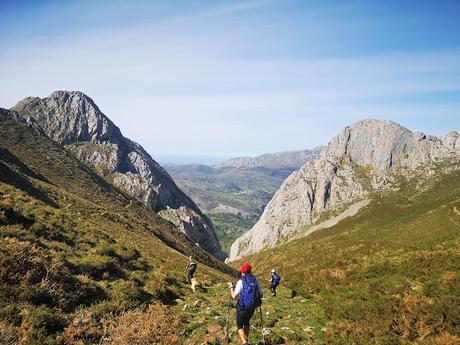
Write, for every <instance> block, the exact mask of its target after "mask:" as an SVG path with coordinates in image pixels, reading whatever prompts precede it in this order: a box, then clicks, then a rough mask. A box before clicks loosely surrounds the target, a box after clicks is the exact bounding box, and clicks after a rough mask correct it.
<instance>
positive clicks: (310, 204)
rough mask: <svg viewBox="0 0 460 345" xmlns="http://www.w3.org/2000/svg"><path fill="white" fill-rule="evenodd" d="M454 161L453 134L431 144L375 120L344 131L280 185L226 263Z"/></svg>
mask: <svg viewBox="0 0 460 345" xmlns="http://www.w3.org/2000/svg"><path fill="white" fill-rule="evenodd" d="M459 157H460V133H459V132H451V133H449V134H446V135H445V136H443V137H441V138H436V137H434V136H430V135H426V134H424V133H420V132H411V131H410V130H408V129H406V128H404V127H402V126H400V125H399V124H397V123H394V122H391V121H378V120H363V121H360V122H358V123H355V124H353V125H350V126H347V127H346V128H345V129H344V130H343V131H342V132H341V133H340V134H339V135H337V136H336V137H334V138H333V139H332V140H331V141H330V142H329V144H328V145H327V146H326V147H325V148H324V149H323V150H322V151H321V154H320V155H319V156H318V157H317V158H316V159H314V160H310V161H309V162H308V163H306V164H305V165H304V166H303V167H302V168H301V169H300V170H298V171H296V172H294V173H293V174H292V175H291V176H289V177H288V178H287V179H286V181H285V182H284V183H283V185H282V186H281V188H280V189H279V190H278V191H277V192H276V194H275V195H274V197H273V199H272V200H271V201H270V203H269V204H268V205H267V207H266V208H265V210H264V212H263V214H262V216H261V218H260V219H259V221H258V222H257V224H256V225H255V226H254V227H253V228H252V229H251V230H250V231H248V232H247V233H245V234H244V235H243V236H241V237H240V238H238V240H237V241H235V243H234V244H233V245H232V248H231V252H230V259H233V260H235V259H238V258H241V257H243V256H246V255H249V254H252V253H255V252H258V251H260V250H262V249H264V248H267V247H273V246H275V245H276V244H279V243H280V241H281V242H282V241H285V240H287V239H289V238H292V237H293V236H294V235H296V234H297V233H298V232H299V229H301V228H302V227H307V226H309V225H311V224H313V223H315V222H318V221H321V220H325V219H327V218H328V215H329V217H330V216H331V215H332V214H333V213H335V212H337V211H339V210H341V209H342V208H344V207H346V206H349V205H350V204H351V203H354V202H356V201H359V200H363V199H364V198H366V197H368V195H369V194H370V193H371V192H373V191H376V190H381V189H383V188H386V187H388V186H391V185H392V182H393V181H395V180H396V181H397V180H398V179H401V178H403V179H404V178H409V177H411V176H413V175H414V174H415V173H423V176H424V177H425V178H430V177H432V176H433V175H434V172H433V171H434V170H433V169H434V168H435V167H437V166H439V165H440V164H441V165H442V164H443V162H449V161H450V160H452V159H458V158H459ZM438 172H439V171H438ZM420 181H422V184H423V181H425V179H423V178H421V179H420Z"/></svg>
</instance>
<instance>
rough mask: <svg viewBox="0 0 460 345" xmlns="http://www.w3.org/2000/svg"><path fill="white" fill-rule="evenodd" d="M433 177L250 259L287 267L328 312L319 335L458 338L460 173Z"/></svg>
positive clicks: (286, 276) (339, 339)
mask: <svg viewBox="0 0 460 345" xmlns="http://www.w3.org/2000/svg"><path fill="white" fill-rule="evenodd" d="M457 168H458V166H457ZM430 184H431V186H430V188H429V189H428V190H427V191H426V192H423V193H415V192H414V190H413V185H412V183H403V185H402V189H401V190H400V191H399V192H386V193H383V194H381V195H378V196H376V197H375V199H374V201H373V202H372V203H371V204H370V205H369V206H368V207H366V208H365V209H364V210H362V211H361V212H360V213H359V214H358V215H356V216H354V217H351V218H349V219H346V220H344V221H342V222H341V223H339V224H337V225H336V226H334V227H332V228H329V229H325V230H321V231H319V232H317V233H315V234H313V235H312V236H310V237H307V238H303V239H299V240H295V241H293V242H291V243H288V244H286V245H282V246H279V247H277V248H275V249H271V250H266V251H264V252H261V253H259V254H256V255H254V256H252V257H249V258H246V260H248V261H250V262H252V263H253V264H254V265H255V267H256V273H259V274H261V273H262V272H269V269H270V268H272V267H277V268H278V269H279V271H280V273H281V275H282V276H283V284H284V285H286V286H289V287H290V288H292V289H294V290H295V291H297V292H298V293H300V294H301V295H303V296H304V297H305V298H307V299H308V301H310V303H312V304H311V305H313V306H315V309H316V310H321V311H322V313H323V314H324V315H325V317H326V319H327V320H328V322H327V323H324V327H325V330H324V332H320V330H319V329H318V328H316V329H315V332H316V333H315V336H314V338H313V340H314V342H315V343H322V342H326V343H330V344H352V343H353V344H401V343H402V344H404V343H417V344H425V343H426V344H457V343H458V342H459V341H460V338H459V336H460V249H459V248H460V171H459V170H457V171H456V172H453V173H450V174H449V175H448V176H444V177H440V178H438V179H437V180H436V181H432V182H430ZM309 308H310V305H309V306H308V307H304V306H303V305H302V304H294V305H293V306H292V309H291V310H292V312H293V313H295V312H306V313H310V311H309ZM315 313H317V312H315ZM319 319H321V318H319ZM302 336H303V339H304V340H302V341H300V340H299V343H301V342H305V343H309V341H311V340H308V337H305V333H300V334H299V337H302ZM456 337H457V338H456ZM299 339H300V338H299Z"/></svg>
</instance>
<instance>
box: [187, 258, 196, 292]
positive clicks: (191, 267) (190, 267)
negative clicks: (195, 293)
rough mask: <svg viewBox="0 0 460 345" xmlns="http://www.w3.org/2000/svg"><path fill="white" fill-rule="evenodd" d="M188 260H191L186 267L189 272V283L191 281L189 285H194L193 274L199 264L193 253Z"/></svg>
mask: <svg viewBox="0 0 460 345" xmlns="http://www.w3.org/2000/svg"><path fill="white" fill-rule="evenodd" d="M188 260H189V261H188V264H187V267H186V268H185V272H186V273H187V283H189V285H192V279H193V274H194V273H195V271H196V266H197V265H196V262H195V261H194V260H193V258H192V256H191V255H190V256H189V257H188Z"/></svg>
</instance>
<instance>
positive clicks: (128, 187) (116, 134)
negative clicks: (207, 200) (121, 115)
mask: <svg viewBox="0 0 460 345" xmlns="http://www.w3.org/2000/svg"><path fill="white" fill-rule="evenodd" d="M11 109H12V110H15V111H17V112H18V113H19V114H20V115H21V116H22V117H23V118H24V119H26V121H29V122H31V123H35V124H36V125H38V126H39V127H40V128H41V129H42V130H43V131H44V132H45V133H46V134H47V135H48V136H49V137H50V138H51V139H53V140H54V141H56V142H58V143H60V144H61V145H64V146H65V147H66V149H68V150H69V151H71V152H72V153H73V154H75V155H76V156H77V157H78V158H79V159H80V160H82V161H84V162H85V163H87V164H90V165H91V166H93V167H94V168H95V170H96V171H97V172H98V173H99V174H100V175H101V176H104V177H106V178H107V179H108V180H109V181H110V182H111V183H113V184H114V185H115V186H117V187H118V188H120V189H122V190H124V191H126V192H127V193H128V194H129V195H131V196H132V197H133V198H134V199H136V200H139V201H141V202H143V203H144V204H145V205H146V206H147V207H149V208H151V209H153V210H154V211H156V212H158V213H159V214H160V215H161V216H163V217H164V218H165V219H167V220H169V221H171V222H172V223H173V224H175V225H176V226H177V227H179V228H180V229H181V230H182V231H183V232H184V233H185V234H186V235H187V236H188V237H189V238H190V239H191V240H192V241H193V242H195V243H198V244H199V245H200V246H201V247H203V248H204V249H206V250H208V251H209V252H211V253H213V254H214V255H216V256H217V257H219V258H221V259H223V258H225V254H224V253H223V252H222V250H221V248H220V245H219V243H218V241H217V238H216V237H215V234H214V229H213V226H212V222H211V221H210V220H209V218H207V217H206V215H204V214H203V213H202V212H201V210H200V209H199V208H198V207H197V206H196V204H195V203H194V202H193V201H192V199H190V198H189V197H188V196H187V195H186V194H185V193H183V192H182V191H181V190H180V189H179V188H178V187H177V185H176V184H175V182H174V181H173V180H172V178H171V177H170V176H169V174H168V173H167V172H166V170H165V169H164V168H163V167H161V166H160V165H159V164H158V163H157V162H156V161H155V160H154V159H153V158H152V157H151V156H150V155H149V154H148V153H147V152H146V151H145V150H144V149H143V147H142V146H141V145H139V144H137V143H135V142H134V141H132V140H130V139H128V138H125V137H124V136H123V135H122V133H121V131H120V129H119V128H118V127H117V126H116V125H115V124H114V123H113V122H112V121H111V120H110V119H109V118H108V117H107V116H106V115H104V114H103V113H102V112H101V111H100V109H99V107H98V106H97V105H96V104H95V102H94V101H93V100H92V99H91V98H90V97H88V96H86V95H85V94H84V93H82V92H80V91H55V92H53V93H52V94H51V95H50V96H49V97H46V98H38V97H28V98H26V99H24V100H22V101H20V102H18V104H16V105H15V106H14V107H12V108H11Z"/></svg>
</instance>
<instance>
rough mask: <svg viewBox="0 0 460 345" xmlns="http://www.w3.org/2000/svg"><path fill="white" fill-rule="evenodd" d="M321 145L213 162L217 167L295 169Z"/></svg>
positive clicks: (314, 155) (319, 148)
mask: <svg viewBox="0 0 460 345" xmlns="http://www.w3.org/2000/svg"><path fill="white" fill-rule="evenodd" d="M322 148H323V147H322V146H320V147H316V148H314V149H313V150H296V151H283V152H276V153H265V154H263V155H259V156H255V157H236V158H232V159H229V160H226V161H224V162H221V163H218V164H215V166H217V167H235V168H258V167H261V168H270V169H277V168H281V169H292V170H297V169H299V168H300V167H301V166H302V165H304V164H305V162H307V161H309V160H310V159H313V158H315V157H316V156H317V155H318V154H319V152H321V150H322Z"/></svg>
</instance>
